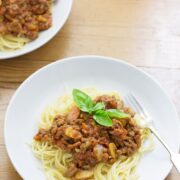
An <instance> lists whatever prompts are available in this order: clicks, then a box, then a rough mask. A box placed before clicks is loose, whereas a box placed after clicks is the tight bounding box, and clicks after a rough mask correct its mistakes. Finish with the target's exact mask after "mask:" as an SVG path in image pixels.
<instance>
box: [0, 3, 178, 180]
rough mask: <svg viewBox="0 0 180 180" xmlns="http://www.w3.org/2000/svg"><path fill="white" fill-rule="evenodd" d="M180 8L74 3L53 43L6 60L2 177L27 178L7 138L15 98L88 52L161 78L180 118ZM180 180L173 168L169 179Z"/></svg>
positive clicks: (0, 99)
mask: <svg viewBox="0 0 180 180" xmlns="http://www.w3.org/2000/svg"><path fill="white" fill-rule="evenodd" d="M179 8H180V1H179V0H158V1H157V0H91V1H89V0H74V4H73V8H72V12H71V15H70V17H69V19H68V21H67V23H66V24H65V26H64V27H63V28H62V30H61V31H60V32H59V33H58V34H57V36H56V37H55V38H53V39H52V40H51V41H50V42H49V43H47V44H46V45H44V46H43V47H41V48H39V49H38V50H36V51H34V52H32V53H30V54H27V55H24V56H21V57H18V58H14V59H11V60H4V61H0V157H1V161H0V179H3V180H11V179H13V180H19V179H21V178H20V176H19V175H18V173H17V172H16V171H15V169H14V168H13V166H12V164H11V162H10V160H9V158H8V156H7V152H6V149H5V145H4V138H3V125H4V116H5V111H6V108H7V105H8V103H9V101H10V98H11V96H12V95H13V93H14V92H15V90H16V89H17V88H18V86H19V85H20V84H21V83H22V82H23V81H24V80H25V79H26V78H27V77H28V76H29V75H30V74H31V73H33V72H35V71H36V70H37V69H39V68H41V67H42V66H44V65H47V64H49V63H51V62H53V61H55V60H57V59H60V58H64V57H68V56H76V55H83V54H97V55H104V56H112V57H116V58H120V59H124V61H127V62H129V63H131V64H134V65H136V66H138V67H139V68H141V69H143V70H144V71H146V72H148V73H149V74H151V75H152V76H153V77H155V78H156V79H157V80H159V82H160V84H161V85H162V86H163V87H164V89H165V91H166V92H167V94H168V95H169V96H170V97H171V99H172V100H173V102H174V103H175V105H176V108H177V110H178V113H179V114H180V101H179V99H180V60H179V59H180V18H179V15H180V11H179ZM179 179H180V175H179V174H178V173H177V172H176V170H175V169H173V170H172V171H171V173H170V174H169V176H168V177H167V179H166V180H179Z"/></svg>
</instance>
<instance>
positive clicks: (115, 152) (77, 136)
mask: <svg viewBox="0 0 180 180" xmlns="http://www.w3.org/2000/svg"><path fill="white" fill-rule="evenodd" d="M95 101H96V102H104V103H105V105H106V108H110V109H112V108H117V104H118V101H119V100H117V99H116V98H115V97H112V96H107V95H104V96H99V97H97V98H96V99H95ZM122 108H124V109H125V110H126V109H127V108H126V107H124V106H121V110H123V109H122ZM131 113H132V112H131ZM140 137H141V134H140V128H139V127H138V126H137V125H136V124H135V123H134V121H133V118H132V117H130V118H127V119H113V126H111V127H105V126H100V125H98V124H97V123H96V122H95V121H94V120H93V117H92V116H91V115H89V114H87V113H84V112H81V111H80V110H79V109H78V108H77V107H73V108H72V109H71V110H70V111H69V113H68V114H67V116H61V115H57V116H56V117H55V118H54V121H53V124H52V127H51V128H50V129H49V130H44V129H40V130H39V132H38V133H37V134H36V136H35V137H34V138H35V140H37V141H48V142H49V143H51V144H53V145H55V146H56V147H60V148H62V149H63V150H65V151H66V152H69V153H71V154H72V155H73V158H74V160H73V164H71V165H70V167H69V170H68V172H69V173H68V172H67V174H68V176H70V175H72V176H73V174H74V173H75V172H77V170H78V169H81V170H88V169H91V168H92V167H94V166H95V165H96V164H97V163H99V162H105V163H113V162H115V161H116V160H117V158H118V157H119V156H121V155H126V156H130V155H131V154H133V153H134V152H136V151H137V150H138V148H139V147H140V145H141V138H140ZM72 172H74V173H72Z"/></svg>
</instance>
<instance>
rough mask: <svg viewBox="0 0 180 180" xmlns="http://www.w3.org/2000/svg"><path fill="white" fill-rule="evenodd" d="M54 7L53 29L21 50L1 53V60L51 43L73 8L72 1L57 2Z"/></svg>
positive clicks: (57, 0) (41, 34) (44, 32)
mask: <svg viewBox="0 0 180 180" xmlns="http://www.w3.org/2000/svg"><path fill="white" fill-rule="evenodd" d="M52 7H53V8H52V18H53V25H52V27H51V28H49V29H48V30H45V31H43V32H41V33H40V34H39V37H38V38H37V39H35V40H33V41H32V42H30V43H28V44H26V45H25V46H24V47H22V48H21V49H19V50H16V51H11V52H0V60H1V59H8V58H13V57H17V56H20V55H24V54H27V53H29V52H32V51H34V50H36V49H37V48H39V47H41V46H43V45H44V44H45V43H47V42H48V41H50V40H51V39H52V38H53V37H54V36H55V35H56V34H57V33H58V31H59V30H60V29H61V28H62V26H63V25H64V23H65V22H66V20H67V18H68V16H69V13H70V11H71V7H72V0H56V1H55V3H54V4H53V6H52Z"/></svg>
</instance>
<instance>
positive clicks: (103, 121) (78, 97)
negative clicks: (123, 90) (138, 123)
mask: <svg viewBox="0 0 180 180" xmlns="http://www.w3.org/2000/svg"><path fill="white" fill-rule="evenodd" d="M72 94H73V99H74V101H75V103H76V105H77V106H78V107H79V109H80V110H81V111H83V112H87V113H89V114H92V115H93V119H94V120H95V121H96V122H97V123H98V124H100V125H103V126H112V125H113V122H112V119H111V118H117V119H121V118H128V117H130V115H128V114H126V113H123V112H121V111H119V110H117V109H109V110H105V104H104V103H103V102H98V103H96V104H94V103H93V100H92V99H91V97H89V96H88V95H87V94H85V93H84V92H82V91H80V90H78V89H74V90H73V92H72Z"/></svg>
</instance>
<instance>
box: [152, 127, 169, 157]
mask: <svg viewBox="0 0 180 180" xmlns="http://www.w3.org/2000/svg"><path fill="white" fill-rule="evenodd" d="M149 129H150V130H151V132H152V133H153V134H154V135H155V136H156V137H157V138H158V139H159V141H160V142H161V143H162V145H163V146H164V147H165V148H166V149H167V151H168V152H169V154H170V155H172V153H173V152H172V150H171V149H170V148H169V146H168V145H167V144H166V142H165V141H164V140H163V139H162V138H161V136H160V135H159V133H158V132H157V131H156V129H154V127H152V126H150V127H149Z"/></svg>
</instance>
